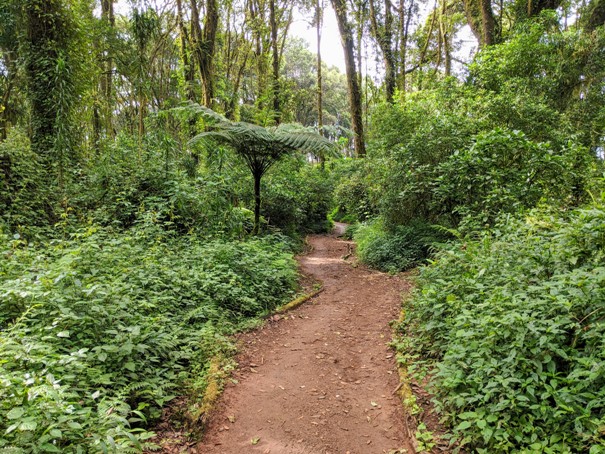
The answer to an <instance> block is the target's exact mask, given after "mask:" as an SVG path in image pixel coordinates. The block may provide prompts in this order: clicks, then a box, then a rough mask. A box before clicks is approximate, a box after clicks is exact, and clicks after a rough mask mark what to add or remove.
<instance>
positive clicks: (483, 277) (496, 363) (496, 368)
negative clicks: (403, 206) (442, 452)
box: [405, 203, 605, 454]
mask: <svg viewBox="0 0 605 454" xmlns="http://www.w3.org/2000/svg"><path fill="white" fill-rule="evenodd" d="M604 259H605V205H604V204H603V203H600V204H596V205H594V206H592V207H589V208H586V209H577V210H575V211H573V212H570V213H564V212H563V213H559V212H539V211H534V212H532V213H531V214H530V215H529V216H528V217H527V218H526V219H525V220H521V219H514V218H504V219H503V220H502V221H501V222H500V223H499V224H498V225H497V226H496V227H495V228H494V229H493V231H491V232H487V233H483V234H482V235H481V236H480V237H479V238H477V239H470V238H467V239H466V240H465V241H464V243H457V244H454V245H453V246H451V247H449V248H447V249H446V250H445V251H443V252H442V253H440V254H439V255H438V258H437V259H436V261H435V262H434V263H433V264H432V265H430V266H428V267H426V268H424V269H423V270H422V272H421V277H420V289H419V290H418V291H417V292H416V294H415V298H414V300H413V301H412V303H411V304H410V306H409V307H408V308H407V310H406V312H407V316H408V318H407V320H406V325H405V326H407V327H408V328H409V329H410V330H411V332H412V333H414V334H415V335H416V337H415V340H414V342H410V346H411V347H412V348H413V349H415V350H416V352H417V353H419V354H421V355H423V356H424V357H427V358H432V360H431V361H432V362H433V364H434V366H435V370H434V377H433V384H434V389H435V392H436V396H437V403H438V407H439V408H440V409H441V412H442V413H443V415H444V416H445V417H446V419H447V420H448V421H449V422H450V424H451V425H452V427H453V433H454V436H455V439H456V440H458V441H459V442H460V444H461V445H462V446H465V447H467V448H470V449H473V450H475V451H476V452H480V453H491V452H528V453H529V452H532V453H533V452H535V453H542V452H546V453H572V452H590V453H591V454H596V453H600V452H605V448H604V446H605V434H604V432H603V427H604V423H605V341H604V339H605V323H603V311H604V309H605V305H604V303H603V302H604V301H605V268H604V267H603V261H604Z"/></svg>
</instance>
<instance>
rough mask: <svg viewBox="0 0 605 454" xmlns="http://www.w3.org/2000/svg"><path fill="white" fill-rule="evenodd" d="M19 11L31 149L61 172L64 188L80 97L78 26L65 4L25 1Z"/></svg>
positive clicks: (58, 174) (43, 0) (59, 179)
mask: <svg viewBox="0 0 605 454" xmlns="http://www.w3.org/2000/svg"><path fill="white" fill-rule="evenodd" d="M21 5H22V11H23V13H24V19H25V30H26V36H25V48H26V55H25V71H26V74H27V80H28V88H27V92H28V98H29V101H30V105H31V130H32V138H31V139H32V140H31V143H32V149H33V150H34V151H35V152H36V153H37V154H39V155H41V156H42V157H43V158H44V159H45V161H46V163H47V164H48V166H49V168H53V167H55V168H56V169H57V174H56V176H57V179H58V183H59V186H60V187H62V186H63V181H64V173H65V164H66V162H65V161H66V159H67V158H69V157H70V154H71V152H72V151H73V149H72V146H71V145H72V144H71V142H70V138H71V137H70V132H71V128H70V126H71V120H72V117H71V113H72V107H73V104H74V101H75V99H76V93H75V86H74V72H75V65H74V64H73V62H72V60H71V58H70V50H71V47H72V44H73V42H74V39H75V30H76V26H75V24H74V23H73V20H72V17H71V16H70V10H69V9H68V8H67V7H66V5H65V4H64V2H63V1H62V0H26V1H23V2H22V3H21ZM49 173H50V172H49Z"/></svg>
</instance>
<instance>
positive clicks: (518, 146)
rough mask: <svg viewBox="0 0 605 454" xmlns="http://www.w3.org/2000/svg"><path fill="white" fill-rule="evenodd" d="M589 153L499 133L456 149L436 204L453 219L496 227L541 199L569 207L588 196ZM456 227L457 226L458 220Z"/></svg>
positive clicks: (438, 185)
mask: <svg viewBox="0 0 605 454" xmlns="http://www.w3.org/2000/svg"><path fill="white" fill-rule="evenodd" d="M590 167H591V161H590V159H589V152H588V150H586V149H584V148H583V147H578V146H573V145H570V147H569V148H564V149H563V150H561V152H560V153H555V152H554V151H553V149H552V148H551V146H550V145H549V144H546V143H536V142H533V141H531V140H529V139H528V138H527V137H526V136H525V134H523V133H521V132H519V131H510V130H503V129H495V130H493V131H490V132H487V133H481V134H479V135H478V136H477V137H476V139H475V142H474V144H473V145H472V146H471V147H470V148H468V149H465V150H462V151H456V152H455V153H453V154H452V155H451V156H449V157H448V159H446V160H445V161H444V162H443V163H441V164H440V165H439V166H438V170H437V173H438V174H439V177H438V179H437V181H436V182H435V189H434V193H435V198H434V201H433V203H434V204H435V206H443V207H447V208H448V210H450V212H451V214H452V219H456V215H458V216H459V218H458V219H461V218H463V217H467V216H470V217H472V218H475V219H477V220H478V221H479V224H480V225H482V224H483V225H484V224H488V225H490V224H492V223H493V222H494V220H495V218H496V217H497V216H498V215H499V214H501V213H514V212H517V211H520V210H524V209H527V208H532V207H535V206H537V205H538V203H539V202H541V201H544V202H546V201H548V202H551V203H554V204H557V203H560V204H564V205H569V204H573V203H577V202H578V200H577V199H574V196H576V197H577V198H582V197H583V196H584V187H585V185H586V181H587V179H588V176H589V175H590V170H589V169H590ZM455 223H456V224H457V222H455Z"/></svg>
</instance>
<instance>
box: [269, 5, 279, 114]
mask: <svg viewBox="0 0 605 454" xmlns="http://www.w3.org/2000/svg"><path fill="white" fill-rule="evenodd" d="M269 24H270V27H271V51H272V64H273V84H272V97H273V118H274V120H275V123H276V124H279V123H280V122H281V107H280V102H279V96H280V89H279V46H278V44H277V18H276V17H275V0H269Z"/></svg>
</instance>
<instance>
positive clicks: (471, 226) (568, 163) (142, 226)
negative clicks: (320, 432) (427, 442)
mask: <svg viewBox="0 0 605 454" xmlns="http://www.w3.org/2000/svg"><path fill="white" fill-rule="evenodd" d="M328 13H330V14H334V15H335V17H336V23H337V26H338V32H339V34H340V36H341V41H342V51H343V56H344V69H345V71H344V73H341V71H340V70H339V69H338V68H336V67H335V66H329V65H327V64H326V62H325V61H324V60H323V59H322V52H321V47H319V43H321V38H322V33H323V32H324V31H325V30H324V28H323V27H324V24H325V22H326V20H325V19H326V14H328ZM300 18H303V19H304V20H306V21H308V23H309V27H310V29H309V34H313V35H314V36H315V37H316V41H317V43H318V47H317V49H309V46H308V45H307V43H306V42H305V41H304V40H302V39H300V38H296V37H294V36H292V35H291V33H290V30H291V27H292V24H293V22H294V21H295V20H301V19H300ZM604 25H605V2H604V1H603V0H583V1H576V0H568V1H562V0H538V1H534V0H527V1H526V0H501V1H499V2H495V1H494V2H493V1H492V0H435V1H434V2H424V1H421V0H384V1H376V0H330V1H329V2H328V1H325V0H296V1H286V0H176V1H163V0H140V1H134V0H132V1H130V0H129V1H124V2H122V1H119V2H118V1H114V0H0V245H1V246H0V251H1V254H0V452H2V453H43V452H62V453H71V452H73V453H85V452H117V453H124V452H142V451H143V450H145V449H153V448H154V434H153V431H152V428H153V425H154V423H155V422H156V421H157V420H158V418H159V416H160V414H161V410H162V408H163V407H165V406H166V405H167V404H169V402H171V401H172V400H173V399H174V397H175V396H176V395H183V394H186V395H189V396H191V400H192V402H194V401H195V398H196V397H195V396H199V395H200V394H201V393H203V390H204V388H205V386H206V385H207V381H208V371H209V367H210V358H212V357H213V356H214V355H216V354H217V353H219V352H223V353H225V352H227V353H228V352H231V351H232V349H233V344H232V342H231V340H230V335H231V334H233V333H235V332H237V331H240V330H242V329H246V328H248V327H250V326H253V325H254V324H255V323H258V320H259V317H261V316H263V315H267V314H269V313H271V311H272V310H274V309H275V308H276V307H278V306H280V305H281V304H284V303H286V302H287V301H288V300H289V299H291V298H292V297H293V296H294V295H295V293H296V292H297V290H298V288H297V271H296V263H295V261H294V259H293V255H294V254H295V253H296V252H298V251H300V248H301V242H302V239H303V238H304V235H306V234H308V233H319V232H326V231H328V230H329V229H330V228H331V223H332V222H334V221H343V222H346V223H348V224H350V228H349V231H348V235H350V236H351V237H352V238H353V239H354V240H355V241H356V242H357V244H358V255H359V258H360V259H361V260H362V261H364V262H365V263H367V264H369V265H371V266H373V267H376V268H378V269H381V270H384V271H388V272H393V273H396V272H399V271H403V270H408V269H410V268H413V267H417V266H420V277H419V279H418V288H417V290H416V293H415V295H414V297H413V298H412V300H410V301H406V302H405V303H404V304H405V313H406V319H405V320H404V321H403V322H402V324H401V325H400V327H399V330H400V332H401V334H402V336H401V338H400V341H399V344H398V348H399V349H400V351H401V352H402V354H404V355H406V356H407V357H408V358H409V359H410V360H411V361H414V363H415V364H416V365H417V371H418V374H428V377H429V378H430V380H429V381H430V387H431V391H432V392H433V393H434V395H435V402H436V406H437V408H438V410H439V412H440V414H441V416H442V418H443V422H444V424H446V426H447V427H449V433H450V437H451V439H450V441H451V444H452V447H453V449H455V450H456V449H464V450H466V451H467V452H479V453H495V452H503V453H505V452H526V453H575V452H588V453H590V454H597V453H601V452H605V315H604V311H605V272H604V270H605V233H604V230H603V229H604V225H605V224H604V218H605V199H604V198H605V183H604V181H603V178H604V174H603V171H604V169H603V159H604V157H605V148H604V147H605V27H604Z"/></svg>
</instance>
